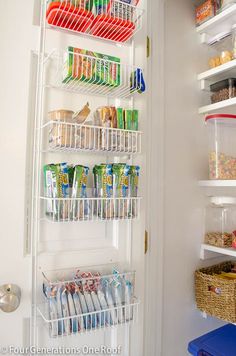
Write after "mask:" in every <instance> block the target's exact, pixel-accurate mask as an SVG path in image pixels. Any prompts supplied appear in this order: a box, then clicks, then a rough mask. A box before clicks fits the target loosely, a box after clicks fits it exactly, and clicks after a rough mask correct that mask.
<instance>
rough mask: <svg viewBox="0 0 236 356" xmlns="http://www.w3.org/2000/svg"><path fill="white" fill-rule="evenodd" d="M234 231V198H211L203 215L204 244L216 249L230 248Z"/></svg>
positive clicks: (235, 225)
mask: <svg viewBox="0 0 236 356" xmlns="http://www.w3.org/2000/svg"><path fill="white" fill-rule="evenodd" d="M235 230H236V198H231V197H214V198H211V204H210V205H209V206H207V207H206V213H205V238H204V242H205V243H206V244H208V245H212V246H217V247H232V242H233V239H234V237H235V235H234V232H235ZM235 233H236V232H235Z"/></svg>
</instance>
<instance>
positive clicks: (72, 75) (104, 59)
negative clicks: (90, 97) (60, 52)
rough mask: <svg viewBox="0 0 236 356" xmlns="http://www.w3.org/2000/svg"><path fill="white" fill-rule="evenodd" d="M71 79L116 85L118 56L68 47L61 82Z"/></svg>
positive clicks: (118, 77)
mask: <svg viewBox="0 0 236 356" xmlns="http://www.w3.org/2000/svg"><path fill="white" fill-rule="evenodd" d="M71 80H79V81H82V82H88V83H90V84H99V85H108V86H110V87H112V86H113V87H117V86H119V85H120V58H117V57H113V56H109V55H106V54H102V53H97V52H92V51H88V50H86V49H80V48H74V47H68V50H67V52H66V54H65V61H64V68H63V83H68V82H70V81H71Z"/></svg>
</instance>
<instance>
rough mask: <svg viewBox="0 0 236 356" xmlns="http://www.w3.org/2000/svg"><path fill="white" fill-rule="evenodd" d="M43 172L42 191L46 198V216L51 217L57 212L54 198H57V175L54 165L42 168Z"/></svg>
mask: <svg viewBox="0 0 236 356" xmlns="http://www.w3.org/2000/svg"><path fill="white" fill-rule="evenodd" d="M43 171H44V190H45V196H46V197H48V198H54V199H47V200H46V215H49V216H50V217H53V215H56V214H57V212H58V207H57V205H58V204H57V201H56V200H55V198H57V197H58V175H57V169H56V166H55V164H47V165H45V166H44V167H43Z"/></svg>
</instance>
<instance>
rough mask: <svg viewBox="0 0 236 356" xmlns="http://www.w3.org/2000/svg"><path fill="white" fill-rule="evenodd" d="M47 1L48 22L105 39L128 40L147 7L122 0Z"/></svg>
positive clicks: (50, 24)
mask: <svg viewBox="0 0 236 356" xmlns="http://www.w3.org/2000/svg"><path fill="white" fill-rule="evenodd" d="M45 1H46V4H47V11H46V19H47V26H48V27H50V28H55V29H62V30H66V31H70V32H73V33H80V34H83V35H86V36H90V37H95V38H101V39H103V40H107V41H111V42H115V43H126V42H127V41H129V40H130V39H131V38H132V37H133V36H134V35H135V34H136V33H137V32H138V31H139V30H141V29H142V26H143V14H144V10H143V9H140V8H139V7H137V6H133V5H130V4H127V3H125V2H123V1H120V0H111V1H110V2H106V1H104V2H100V5H99V6H96V5H95V3H94V2H93V0H88V1H83V2H82V1H77V0H59V1H57V2H56V3H55V2H54V3H53V2H51V1H47V0H45Z"/></svg>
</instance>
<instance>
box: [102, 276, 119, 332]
mask: <svg viewBox="0 0 236 356" xmlns="http://www.w3.org/2000/svg"><path fill="white" fill-rule="evenodd" d="M102 283H103V289H104V294H105V298H106V301H107V305H108V307H109V309H110V308H112V309H111V310H110V322H109V324H111V325H115V324H117V313H116V310H114V309H113V308H114V301H113V298H112V292H111V287H110V284H109V281H108V280H107V279H103V280H102Z"/></svg>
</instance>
